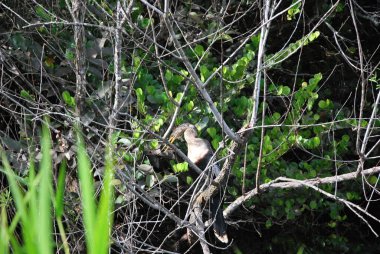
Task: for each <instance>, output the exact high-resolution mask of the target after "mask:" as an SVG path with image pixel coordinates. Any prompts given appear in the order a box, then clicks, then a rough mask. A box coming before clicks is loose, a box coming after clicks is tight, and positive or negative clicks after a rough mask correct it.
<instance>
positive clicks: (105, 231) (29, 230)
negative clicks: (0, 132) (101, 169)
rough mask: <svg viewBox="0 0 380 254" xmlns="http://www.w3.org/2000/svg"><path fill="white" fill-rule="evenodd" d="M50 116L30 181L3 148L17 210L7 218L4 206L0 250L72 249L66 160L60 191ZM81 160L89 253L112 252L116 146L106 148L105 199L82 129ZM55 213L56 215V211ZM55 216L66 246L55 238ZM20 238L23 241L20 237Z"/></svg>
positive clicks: (0, 218)
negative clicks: (67, 216) (97, 192)
mask: <svg viewBox="0 0 380 254" xmlns="http://www.w3.org/2000/svg"><path fill="white" fill-rule="evenodd" d="M47 122H48V121H47V120H45V124H43V126H42V135H41V152H42V159H41V162H40V164H39V170H38V171H37V172H36V170H35V166H34V158H33V156H31V159H30V166H29V169H28V170H29V175H28V179H27V180H25V179H23V178H20V177H19V176H17V175H16V174H15V172H14V170H12V168H11V166H10V164H9V162H8V159H7V157H6V155H5V152H4V151H3V150H2V149H1V148H0V149H1V150H0V153H1V164H2V167H1V168H0V171H1V172H3V173H5V175H6V177H7V180H8V184H9V189H10V193H11V195H10V199H12V200H13V202H14V205H15V210H16V213H15V214H14V216H12V217H11V218H10V221H9V222H10V223H8V218H9V217H10V215H9V214H7V210H6V208H5V206H1V211H0V213H1V214H0V227H1V228H0V253H5V254H6V253H10V252H11V253H28V254H29V253H30V254H34V253H44V254H49V253H53V252H55V251H56V250H57V249H58V248H61V247H63V249H64V251H65V253H66V254H68V253H70V249H69V244H68V242H67V238H66V232H65V228H64V225H63V223H62V216H63V215H64V212H65V211H64V192H65V176H66V161H63V162H62V163H61V166H60V168H59V172H58V178H57V186H56V188H55V193H54V189H53V180H52V156H51V146H52V145H51V136H50V131H49V128H48V126H47ZM77 147H78V151H77V161H78V164H77V165H78V169H77V170H78V177H79V183H80V195H81V199H82V211H83V224H84V229H85V231H84V232H85V238H86V246H87V253H90V254H95V253H100V254H101V253H108V252H109V245H110V233H111V228H112V222H113V220H112V218H113V217H112V209H113V203H114V202H113V187H112V179H113V164H112V149H111V148H110V147H107V149H106V150H107V151H106V158H105V159H106V167H105V174H104V179H103V189H102V191H101V193H100V201H99V204H97V200H96V198H95V195H94V183H93V176H92V174H91V163H90V160H89V158H88V155H87V151H86V148H85V145H84V142H83V139H82V137H81V135H80V133H79V131H77ZM53 214H54V215H53ZM53 220H56V222H57V223H56V225H57V226H58V231H59V234H60V237H61V242H62V244H63V246H58V245H57V244H58V243H55V242H54V241H53ZM20 238H21V239H20Z"/></svg>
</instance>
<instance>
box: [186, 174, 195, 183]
mask: <svg viewBox="0 0 380 254" xmlns="http://www.w3.org/2000/svg"><path fill="white" fill-rule="evenodd" d="M193 182H194V180H193V178H192V177H191V176H186V183H187V185H192V184H193Z"/></svg>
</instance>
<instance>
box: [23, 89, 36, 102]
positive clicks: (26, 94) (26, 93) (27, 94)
mask: <svg viewBox="0 0 380 254" xmlns="http://www.w3.org/2000/svg"><path fill="white" fill-rule="evenodd" d="M20 96H21V97H22V98H24V99H27V100H29V101H34V97H33V96H32V95H30V93H29V92H28V91H27V90H24V89H22V90H21V92H20Z"/></svg>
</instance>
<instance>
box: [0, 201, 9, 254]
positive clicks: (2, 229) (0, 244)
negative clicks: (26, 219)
mask: <svg viewBox="0 0 380 254" xmlns="http://www.w3.org/2000/svg"><path fill="white" fill-rule="evenodd" d="M0 216H1V217H0V253H4V254H8V246H9V235H8V220H7V213H6V210H5V206H3V207H1V215H0Z"/></svg>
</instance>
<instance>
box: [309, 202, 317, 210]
mask: <svg viewBox="0 0 380 254" xmlns="http://www.w3.org/2000/svg"><path fill="white" fill-rule="evenodd" d="M309 206H310V209H312V210H315V209H317V208H318V204H317V202H316V201H315V200H312V201H310V204H309Z"/></svg>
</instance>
